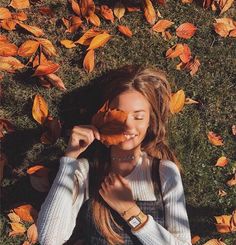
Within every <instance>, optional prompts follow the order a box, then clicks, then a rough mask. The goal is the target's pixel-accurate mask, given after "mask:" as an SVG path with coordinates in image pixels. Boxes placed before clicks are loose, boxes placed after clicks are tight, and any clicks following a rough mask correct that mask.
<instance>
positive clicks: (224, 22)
mask: <svg viewBox="0 0 236 245" xmlns="http://www.w3.org/2000/svg"><path fill="white" fill-rule="evenodd" d="M213 25H214V28H215V32H216V33H217V34H219V35H220V36H222V37H227V36H228V34H229V32H230V31H232V30H234V29H236V22H235V21H233V19H232V18H219V19H216V23H213Z"/></svg>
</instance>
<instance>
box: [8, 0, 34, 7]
mask: <svg viewBox="0 0 236 245" xmlns="http://www.w3.org/2000/svg"><path fill="white" fill-rule="evenodd" d="M9 6H11V7H13V8H14V9H25V8H29V7H30V3H29V0H12V1H11V3H10V4H9Z"/></svg>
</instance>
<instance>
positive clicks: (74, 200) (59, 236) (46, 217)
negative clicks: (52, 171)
mask: <svg viewBox="0 0 236 245" xmlns="http://www.w3.org/2000/svg"><path fill="white" fill-rule="evenodd" d="M88 168H89V164H88V161H87V159H79V160H76V159H73V158H69V157H62V158H61V159H60V167H59V171H58V173H57V175H56V177H55V179H54V181H53V184H52V186H51V188H50V191H49V193H48V195H47V197H46V199H45V201H44V203H43V204H42V206H41V209H40V211H39V215H38V220H37V229H38V239H39V242H40V244H41V245H61V244H63V243H64V242H66V241H67V240H68V239H69V238H70V236H71V234H72V232H73V229H74V227H75V224H76V217H77V215H78V212H79V210H80V207H81V206H82V203H83V202H84V201H85V199H86V193H87V186H88Z"/></svg>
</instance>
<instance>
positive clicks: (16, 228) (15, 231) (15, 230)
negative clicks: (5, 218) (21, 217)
mask: <svg viewBox="0 0 236 245" xmlns="http://www.w3.org/2000/svg"><path fill="white" fill-rule="evenodd" d="M10 225H11V229H12V231H11V232H9V236H16V235H23V234H24V233H25V232H26V228H25V226H24V225H23V224H21V223H18V222H11V223H10Z"/></svg>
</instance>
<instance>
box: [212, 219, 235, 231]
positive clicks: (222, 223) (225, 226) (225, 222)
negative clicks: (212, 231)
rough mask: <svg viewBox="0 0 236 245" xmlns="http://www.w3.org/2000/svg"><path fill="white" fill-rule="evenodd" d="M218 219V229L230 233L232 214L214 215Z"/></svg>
mask: <svg viewBox="0 0 236 245" xmlns="http://www.w3.org/2000/svg"><path fill="white" fill-rule="evenodd" d="M214 217H215V219H216V224H215V225H216V229H217V231H218V232H219V233H228V232H231V229H230V220H231V218H232V215H221V216H214Z"/></svg>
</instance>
